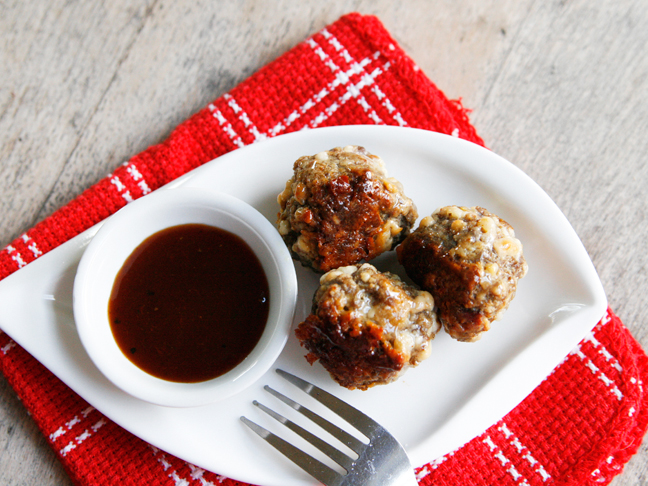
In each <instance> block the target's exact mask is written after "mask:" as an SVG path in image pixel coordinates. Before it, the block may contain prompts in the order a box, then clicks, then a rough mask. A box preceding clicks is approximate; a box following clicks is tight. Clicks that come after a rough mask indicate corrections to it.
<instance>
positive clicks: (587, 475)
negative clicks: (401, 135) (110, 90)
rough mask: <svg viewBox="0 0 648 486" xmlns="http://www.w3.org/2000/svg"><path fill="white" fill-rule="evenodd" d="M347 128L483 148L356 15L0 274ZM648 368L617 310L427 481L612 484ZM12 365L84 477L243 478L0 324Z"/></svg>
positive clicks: (160, 148)
mask: <svg viewBox="0 0 648 486" xmlns="http://www.w3.org/2000/svg"><path fill="white" fill-rule="evenodd" d="M349 124H388V125H401V126H409V127H415V128H422V129H427V130H434V131H438V132H443V133H447V134H452V135H455V136H458V137H462V138H464V139H467V140H470V141H472V142H474V143H478V144H481V145H483V142H482V140H481V139H480V138H479V136H478V135H477V133H476V132H475V130H474V128H473V127H472V126H471V124H470V122H469V120H468V117H467V114H466V111H465V110H464V109H463V107H462V106H461V104H460V103H459V102H456V101H451V100H448V99H447V98H446V97H445V96H444V95H443V93H442V92H441V91H439V90H438V89H437V87H436V86H435V85H434V84H433V83H432V82H431V81H430V80H429V79H428V78H427V77H426V76H425V74H424V73H423V72H422V71H420V70H419V69H418V67H417V66H416V65H415V64H414V62H413V61H412V60H411V59H410V58H409V57H408V56H407V55H406V53H405V52H403V50H402V49H401V48H400V47H399V46H398V44H397V43H396V42H395V41H394V39H393V38H392V37H391V36H390V34H389V33H388V32H387V31H386V30H385V28H384V26H383V25H382V24H381V23H380V21H379V20H378V19H377V18H375V17H372V16H362V15H359V14H350V15H347V16H344V17H342V18H341V19H340V20H338V21H337V22H335V23H334V24H332V25H330V26H328V27H327V28H325V29H323V30H321V31H320V32H318V33H316V34H314V35H313V36H312V37H311V38H309V39H307V40H305V41H304V42H302V43H300V44H299V45H297V46H295V47H294V48H293V49H291V50H290V51H289V52H287V53H285V54H284V55H283V56H281V57H280V58H278V59H277V60H276V61H274V62H273V63H271V64H269V65H268V66H266V67H265V68H263V69H261V70H260V71H259V72H257V73H256V74H254V75H253V76H251V77H250V78H249V79H248V80H246V81H245V82H243V83H242V84H240V85H239V86H237V87H236V88H234V89H233V90H232V91H230V92H229V93H227V94H225V95H223V96H221V97H219V98H218V99H216V100H215V101H213V103H211V104H209V106H207V107H205V108H204V109H203V110H201V111H199V112H198V113H196V114H195V115H194V116H192V117H191V118H190V119H188V120H187V121H185V122H184V123H183V124H181V125H180V126H179V127H178V128H177V129H176V130H175V131H174V132H173V133H172V134H171V135H170V136H169V138H168V139H167V140H166V141H165V142H163V143H161V144H159V145H156V146H153V147H151V148H149V149H148V150H146V151H145V152H143V153H141V154H138V155H136V156H134V157H133V158H132V159H130V160H129V161H128V162H127V163H126V164H124V165H122V166H120V167H119V168H117V169H115V171H114V172H113V173H112V174H110V175H109V176H107V177H106V178H105V179H103V180H101V181H100V182H98V183H97V184H95V185H94V186H92V187H91V188H89V189H88V190H86V191H85V192H84V193H83V194H81V195H80V196H79V197H77V198H76V199H75V200H74V201H72V202H71V203H69V204H68V205H66V206H65V207H63V208H61V209H59V210H58V211H56V212H55V213H54V214H52V215H51V216H50V217H48V218H47V219H45V220H44V221H42V222H41V223H39V224H38V225H36V226H35V227H34V228H32V229H31V230H29V231H27V232H26V233H25V234H24V235H22V236H21V237H19V238H17V239H16V240H15V241H14V242H12V243H11V244H10V245H8V246H7V247H6V248H5V249H3V250H2V251H0V278H5V277H7V276H8V275H10V274H11V273H13V272H14V271H16V270H18V269H19V268H20V267H22V266H24V265H27V264H28V263H29V262H30V261H32V260H34V259H35V258H37V257H38V256H40V255H42V254H44V253H46V252H48V251H50V250H52V249H53V248H56V247H57V246H58V245H60V244H62V243H64V242H66V241H67V240H69V239H70V238H72V237H73V236H75V235H77V234H79V233H80V232H82V231H83V230H85V229H87V228H89V227H91V226H92V225H94V224H95V223H97V222H99V221H101V220H103V219H104V218H106V217H107V216H109V215H110V214H112V213H114V212H115V211H116V210H118V209H119V208H120V207H122V206H124V205H125V204H127V203H128V202H129V201H132V200H134V199H136V198H138V197H141V196H143V195H145V194H147V193H149V192H151V191H153V190H155V189H157V188H158V187H160V186H162V185H163V184H165V183H167V182H169V181H172V180H173V179H175V178H177V177H178V176H180V175H182V174H185V173H186V172H188V171H190V170H191V169H194V168H196V167H198V166H200V165H201V164H204V163H206V162H208V161H210V160H212V159H214V158H216V157H218V156H219V155H222V154H224V153H226V152H229V151H231V150H234V149H236V148H238V147H242V146H244V145H246V144H250V143H254V142H257V141H261V140H263V139H266V138H268V137H273V136H276V135H280V134H283V133H288V132H291V131H296V130H300V129H303V128H315V127H322V126H333V125H349ZM647 369H648V362H647V358H646V356H645V354H644V352H643V351H642V349H641V348H640V346H639V345H638V344H637V342H636V341H635V340H634V339H633V338H632V336H631V335H630V334H629V332H628V331H627V329H626V328H625V327H624V326H623V324H622V323H621V321H620V320H619V319H618V318H617V317H616V316H615V315H614V314H613V312H612V311H610V310H608V313H607V315H606V316H605V317H604V318H603V319H602V321H601V322H600V323H599V324H598V325H597V326H596V328H595V329H594V331H593V332H592V333H591V334H590V335H589V336H587V337H586V338H585V339H584V340H583V341H582V342H581V344H580V345H579V346H578V348H577V349H575V350H574V351H573V352H572V353H570V355H569V356H567V357H566V359H565V360H564V361H563V363H561V364H560V365H559V366H558V367H557V368H556V369H555V370H554V371H553V373H552V374H551V375H550V376H549V377H548V378H547V379H546V380H545V381H544V382H543V383H542V384H541V385H540V386H539V387H538V388H537V389H536V390H535V391H534V392H533V393H532V394H531V395H530V396H529V397H528V398H527V399H526V400H525V401H524V402H523V403H521V404H520V405H519V406H518V407H517V408H515V409H514V410H513V411H512V412H511V413H509V414H508V415H507V416H506V417H504V418H503V419H502V420H501V421H500V422H498V423H497V424H495V425H494V426H492V427H491V428H490V429H488V430H487V431H486V432H484V433H483V434H482V435H480V436H478V437H476V438H475V439H473V440H472V441H471V442H469V443H468V444H466V445H465V446H464V447H462V448H460V449H458V450H457V451H454V452H453V453H451V454H448V455H446V456H444V457H442V458H439V459H437V460H435V461H434V462H433V463H430V464H428V465H426V466H424V467H422V468H420V469H418V470H417V473H418V477H419V481H420V484H422V485H432V484H434V485H495V484H497V485H508V484H511V485H514V484H515V485H518V484H523V485H540V484H542V485H555V484H565V485H567V484H569V485H586V484H599V485H600V484H607V483H608V482H609V481H610V480H611V479H612V478H613V477H614V476H615V475H616V474H618V473H619V472H620V471H621V470H622V468H623V465H624V464H625V463H626V462H627V460H628V459H629V458H630V456H632V454H634V453H635V452H636V450H637V448H638V446H639V444H640V443H641V440H642V438H643V436H644V433H645V430H646V426H647V423H648V409H647V407H646V400H645V397H644V394H643V389H642V382H643V380H644V378H645V375H646V373H647ZM0 370H1V371H2V373H3V374H4V376H5V377H6V378H7V380H8V381H9V383H10V384H11V385H12V387H13V388H14V389H15V390H16V392H17V393H18V395H19V396H20V398H21V400H22V401H23V403H24V405H25V406H26V407H27V409H28V410H29V412H30V413H31V415H32V416H33V418H34V420H35V421H36V423H37V424H38V426H39V427H40V429H41V430H42V432H43V433H44V434H45V436H46V437H47V438H48V440H49V442H50V444H51V446H52V448H53V449H54V451H55V452H56V454H57V455H58V456H59V457H60V459H61V461H62V463H63V465H64V467H65V468H66V470H67V471H68V472H69V474H70V476H71V478H72V479H73V481H74V482H75V483H76V484H79V485H84V486H89V485H113V484H114V485H138V486H139V485H150V484H156V485H177V484H186V485H194V484H195V485H209V484H214V485H220V484H222V485H225V486H233V485H237V484H242V483H240V482H236V481H233V480H230V479H228V478H224V477H222V476H219V475H217V474H215V473H213V472H208V471H203V470H201V469H199V468H196V467H194V466H193V465H191V464H187V463H186V462H184V461H182V460H180V459H178V458H176V457H173V456H171V455H169V454H166V453H165V452H163V451H160V450H157V449H156V448H154V447H152V446H150V445H148V444H146V443H145V442H143V441H142V440H140V439H138V438H136V437H134V436H133V435H132V434H130V433H129V432H127V431H125V430H123V429H121V428H120V427H119V426H117V425H116V424H114V423H113V422H111V421H110V420H109V419H108V418H106V417H104V416H103V415H102V414H101V413H99V412H98V411H97V410H95V409H94V408H93V407H92V406H90V405H89V404H88V403H86V402H85V401H84V400H82V399H81V398H80V397H78V396H77V395H76V394H75V393H74V392H72V391H71V390H70V389H69V388H68V387H67V386H66V385H64V384H63V383H62V382H61V381H59V380H58V379H57V378H56V377H55V376H53V375H52V374H51V373H50V372H49V371H48V370H47V369H45V368H44V367H43V366H42V365H41V364H40V363H38V362H37V361H36V360H35V359H34V358H33V357H31V356H30V355H29V354H28V353H27V352H26V351H24V350H23V349H22V348H21V347H20V346H18V345H17V344H15V343H14V342H13V341H12V340H11V338H10V336H8V335H6V334H3V333H2V332H1V331H0ZM224 440H226V438H224Z"/></svg>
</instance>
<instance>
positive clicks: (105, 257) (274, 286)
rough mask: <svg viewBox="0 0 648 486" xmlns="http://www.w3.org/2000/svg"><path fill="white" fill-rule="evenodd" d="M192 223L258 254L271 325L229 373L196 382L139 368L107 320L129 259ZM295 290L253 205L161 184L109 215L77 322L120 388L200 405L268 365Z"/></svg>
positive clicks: (238, 387)
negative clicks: (234, 238) (232, 237)
mask: <svg viewBox="0 0 648 486" xmlns="http://www.w3.org/2000/svg"><path fill="white" fill-rule="evenodd" d="M188 223H204V224H210V225H211V226H216V227H221V228H223V229H226V230H228V231H231V232H233V233H235V234H237V235H238V236H240V237H241V238H242V239H243V240H244V241H246V243H247V244H248V245H249V246H250V247H251V249H252V250H253V251H254V253H255V254H256V255H257V257H258V258H259V261H260V262H261V264H262V266H263V269H264V272H265V274H266V278H267V279H268V286H269V290H270V305H269V315H268V321H267V324H266V328H265V330H264V332H263V334H262V336H261V338H260V340H259V342H258V343H257V345H256V346H255V348H254V349H253V350H252V352H251V353H250V354H249V355H248V356H247V357H246V358H245V359H244V360H243V361H242V362H241V363H240V364H239V365H237V366H236V367H235V368H233V369H232V370H230V371H229V372H227V373H225V374H223V375H221V376H219V377H216V378H213V379H211V380H207V381H203V382H199V383H177V382H171V381H167V380H163V379H161V378H157V377H155V376H153V375H150V374H148V373H146V372H144V371H143V370H141V369H140V368H139V367H137V366H136V365H135V364H134V363H133V362H131V361H130V360H129V359H128V358H127V357H126V356H125V355H124V354H123V353H122V351H121V350H120V349H119V347H118V346H117V343H116V342H115V340H114V337H113V335H112V331H111V330H110V323H109V320H108V298H109V297H110V291H111V289H112V286H113V283H114V277H115V275H116V272H117V271H119V269H121V267H122V265H123V263H124V260H125V259H126V258H127V257H128V256H129V255H130V254H131V253H132V251H133V250H134V249H135V248H136V247H137V246H138V245H139V243H141V242H142V241H143V240H144V239H145V238H147V237H148V236H150V235H152V234H155V233H156V232H158V231H160V230H162V229H165V228H168V227H171V226H176V225H179V224H188ZM108 288H109V290H108ZM297 289H298V287H297V276H296V271H295V266H294V263H293V260H292V258H291V256H290V253H289V251H288V249H287V247H286V245H285V243H284V242H283V239H282V238H281V236H280V235H279V232H278V231H277V229H276V228H275V227H274V225H272V224H271V223H270V221H268V219H266V218H265V217H264V216H263V215H262V214H261V213H260V212H259V211H257V210H256V209H255V208H253V207H252V206H251V205H249V204H247V203H246V202H244V201H242V200H240V199H237V198H235V197H234V196H231V195H228V194H225V193H222V192H217V191H208V190H206V189H196V188H185V187H177V188H161V189H158V190H157V191H155V192H153V193H151V194H148V195H146V196H144V197H142V198H139V199H137V200H135V201H133V202H132V203H129V204H128V205H126V206H124V207H123V208H121V209H120V210H119V211H118V212H116V213H115V214H114V215H112V216H111V217H110V218H108V220H106V221H105V223H104V224H103V225H102V227H101V228H99V230H98V231H97V234H96V235H95V236H94V238H93V239H92V240H91V241H90V243H89V244H88V246H87V247H86V249H85V251H84V253H83V255H82V256H81V260H80V262H79V266H78V269H77V273H76V275H75V279H74V287H73V312H74V322H75V324H76V328H77V332H78V334H79V338H80V339H81V343H82V345H83V347H84V349H85V350H86V352H87V353H88V355H89V357H90V359H91V360H92V362H93V363H94V364H95V366H97V368H98V369H99V371H101V373H102V374H103V375H104V376H105V377H106V378H107V379H108V380H109V381H110V382H112V383H113V384H114V385H115V386H117V387H118V388H120V389H121V390H123V391H124V392H126V393H128V394H129V395H132V396H134V397H136V398H139V399H141V400H144V401H146V402H150V403H153V404H156V405H162V406H169V407H191V406H200V405H206V404H208V403H212V402H215V401H218V400H223V399H225V398H227V397H230V396H232V395H234V394H236V393H238V392H240V391H242V390H243V389H244V388H246V387H247V386H249V385H251V384H252V383H254V382H255V381H256V380H257V379H259V378H260V377H261V376H262V375H263V374H265V373H266V372H267V370H268V369H270V367H271V366H272V364H273V363H274V362H275V361H276V359H277V358H278V357H279V355H280V353H281V351H282V350H283V348H284V346H285V344H286V342H287V339H288V335H289V333H290V329H291V328H292V324H293V322H292V321H293V316H294V311H295V306H296V301H297Z"/></svg>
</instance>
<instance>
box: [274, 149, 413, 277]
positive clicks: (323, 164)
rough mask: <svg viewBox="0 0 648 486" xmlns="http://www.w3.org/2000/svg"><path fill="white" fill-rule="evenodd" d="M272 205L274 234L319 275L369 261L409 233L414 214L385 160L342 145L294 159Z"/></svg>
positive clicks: (410, 202)
mask: <svg viewBox="0 0 648 486" xmlns="http://www.w3.org/2000/svg"><path fill="white" fill-rule="evenodd" d="M293 171H294V174H293V177H292V178H291V179H290V180H288V182H287V183H286V188H285V190H284V191H283V192H282V193H281V194H279V196H278V198H277V201H278V203H279V206H280V212H279V215H278V218H277V225H278V229H279V233H280V234H281V236H282V237H283V239H284V241H285V242H286V245H287V246H288V248H289V249H290V252H291V254H292V255H293V257H294V258H295V259H298V260H300V261H301V262H302V264H303V265H305V266H310V267H312V268H313V269H314V270H316V271H318V272H327V271H329V270H331V269H333V268H337V267H341V266H346V265H353V264H355V263H359V262H362V261H369V260H371V259H373V258H375V257H376V256H378V255H380V254H381V253H383V252H385V251H388V250H391V249H392V248H394V247H395V246H396V245H397V244H398V243H399V242H400V241H402V239H403V238H404V237H405V236H406V235H407V234H409V231H410V228H411V227H412V226H413V224H414V223H415V221H416V219H417V217H418V215H417V212H416V207H415V206H414V204H413V203H412V200H411V199H409V198H408V197H406V196H405V195H404V194H403V188H402V185H401V184H400V183H399V182H398V181H396V180H395V179H393V178H388V177H387V174H386V170H385V167H384V162H383V161H382V159H380V157H378V156H376V155H372V154H370V153H369V152H367V151H366V150H365V149H364V148H362V147H358V146H347V147H344V148H340V147H338V148H334V149H332V150H329V151H327V152H320V153H318V154H316V155H313V156H304V157H301V158H299V159H298V160H297V161H295V163H294V166H293Z"/></svg>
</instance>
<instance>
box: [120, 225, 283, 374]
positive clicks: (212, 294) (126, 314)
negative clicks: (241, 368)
mask: <svg viewBox="0 0 648 486" xmlns="http://www.w3.org/2000/svg"><path fill="white" fill-rule="evenodd" d="M269 297H270V293H269V288H268V280H267V278H266V275H265V273H264V271H263V268H262V266H261V263H260V262H259V259H258V258H257V256H256V255H255V254H254V252H253V251H252V249H251V248H250V247H249V246H248V245H247V243H245V241H243V240H242V239H241V238H240V237H238V236H237V235H234V234H232V233H230V232H228V231H225V230H223V229H220V228H215V227H213V226H207V225H203V224H185V225H179V226H174V227H171V228H167V229H165V230H162V231H160V232H158V233H155V234H153V235H152V236H150V237H149V238H147V239H146V240H144V241H143V242H142V243H141V244H140V246H138V247H137V248H136V249H135V251H133V253H132V254H131V255H130V256H129V257H128V259H127V260H126V262H124V265H123V267H122V268H121V270H120V271H119V273H118V274H117V277H116V278H115V283H114V285H113V289H112V293H111V296H110V302H109V304H108V316H109V318H110V325H111V328H112V332H113V335H114V337H115V340H116V341H117V344H118V345H119V347H120V349H121V350H122V352H123V353H124V354H125V355H126V356H127V357H128V359H130V360H131V361H132V362H133V363H134V364H135V365H137V366H138V367H139V368H141V369H142V370H144V371H146V372H147V373H149V374H151V375H153V376H156V377H158V378H162V379H164V380H168V381H174V382H182V383H197V382H201V381H206V380H209V379H212V378H215V377H217V376H220V375H222V374H224V373H226V372H228V371H229V370H231V369H232V368H234V367H235V366H236V365H238V364H239V363H240V362H241V361H243V360H244V359H245V357H246V356H247V355H248V354H250V352H251V351H252V349H253V348H254V346H255V345H256V344H257V342H258V341H259V339H260V337H261V334H262V333H263V330H264V329H265V325H266V321H267V319H268V308H269Z"/></svg>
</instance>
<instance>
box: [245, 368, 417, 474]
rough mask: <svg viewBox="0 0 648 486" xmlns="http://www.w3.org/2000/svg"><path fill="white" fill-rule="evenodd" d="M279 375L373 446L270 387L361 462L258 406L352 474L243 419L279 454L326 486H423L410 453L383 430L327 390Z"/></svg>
mask: <svg viewBox="0 0 648 486" xmlns="http://www.w3.org/2000/svg"><path fill="white" fill-rule="evenodd" d="M276 371H277V373H278V374H279V375H280V376H282V377H283V378H285V379H286V380H288V381H289V382H290V383H292V384H293V385H295V386H296V387H298V388H300V389H301V390H302V391H304V392H306V393H308V394H309V395H310V396H311V397H313V398H315V399H316V400H317V401H319V402H320V403H322V404H323V405H325V406H326V407H328V408H329V409H331V410H332V411H333V412H334V413H336V414H337V415H339V416H340V417H342V418H343V419H344V420H346V421H347V422H348V423H349V424H350V425H351V426H353V427H354V428H356V429H357V430H358V431H359V432H360V433H362V434H363V435H364V436H365V437H366V438H367V439H368V440H369V442H368V443H365V442H363V441H361V440H358V439H357V438H356V437H354V436H353V435H351V434H349V433H348V432H346V431H345V430H343V429H341V428H339V427H338V426H336V425H334V424H332V423H331V422H329V421H328V420H326V419H324V418H322V417H321V416H319V415H317V414H316V413H314V412H312V411H311V410H309V409H308V408H306V407H303V406H302V405H300V404H299V403H297V402H295V401H294V400H291V399H290V398H288V397H287V396H285V395H282V394H281V393H279V392H278V391H276V390H274V389H272V388H270V387H269V386H267V385H266V386H265V387H264V389H265V390H267V391H268V392H270V393H271V394H272V395H274V396H275V397H277V398H278V399H279V400H281V401H282V402H284V403H286V404H287V405H289V406H291V407H292V408H294V409H295V410H297V411H298V412H300V413H301V414H302V415H304V416H306V417H308V418H309V419H310V420H311V421H313V422H315V423H316V424H317V425H319V426H320V427H321V428H322V429H324V430H326V431H327V432H328V433H329V434H331V435H332V436H333V437H335V438H337V439H338V440H340V441H341V442H342V443H343V444H345V445H346V446H347V447H349V448H350V449H351V450H353V451H354V452H355V453H356V454H357V455H358V457H357V458H355V459H354V458H351V457H349V456H348V455H347V454H345V453H343V452H341V451H340V450H338V449H336V448H335V447H333V446H331V445H330V444H328V443H327V442H325V441H323V440H322V439H320V438H319V437H317V436H315V435H313V434H312V433H310V432H308V431H307V430H305V429H303V428H302V427H300V426H299V425H297V424H295V423H294V422H292V421H290V420H288V419H287V418H285V417H283V416H281V415H279V414H278V413H276V412H274V411H272V410H270V409H269V408H268V407H266V406H265V405H263V404H261V403H259V402H257V401H256V400H255V401H253V402H252V403H253V404H254V405H256V406H257V407H259V408H260V409H261V410H263V411H264V412H266V413H267V414H268V415H270V416H271V417H273V418H275V419H276V420H278V421H279V422H280V423H282V424H283V425H285V426H286V427H288V428H289V429H290V430H292V431H294V432H295V433H297V434H298V435H300V436H301V437H303V438H304V439H305V440H307V441H308V442H310V443H311V444H312V445H313V446H315V447H316V448H317V449H319V450H320V451H322V452H323V453H324V454H326V455H327V456H328V457H330V458H331V459H332V460H333V461H335V462H336V463H337V464H339V465H340V466H341V467H342V468H343V469H344V470H345V471H346V474H344V473H340V472H337V471H335V470H334V469H333V468H331V467H329V466H327V465H326V464H324V463H322V462H321V461H319V460H317V459H315V458H314V457H312V456H311V455H309V454H307V453H305V452H303V451H302V450H300V449H298V448H297V447H295V446H293V445H292V444H290V443H288V442H286V441H285V440H283V439H281V438H280V437H278V436H277V435H275V434H273V433H272V432H270V431H268V430H266V429H264V428H263V427H261V426H259V425H257V424H255V423H254V422H252V421H250V420H248V419H247V418H246V417H241V420H242V421H243V423H245V424H246V425H247V426H248V427H250V428H251V429H252V430H253V431H254V432H256V433H257V434H258V435H259V436H260V437H261V438H263V439H265V440H266V441H267V442H268V443H269V444H270V445H272V446H273V447H274V448H275V449H277V450H278V451H279V452H281V453H282V454H284V455H285V456H286V457H287V458H288V459H290V460H291V461H293V462H294V463H295V464H297V465H298V466H299V467H301V468H302V469H303V470H304V471H306V472H307V473H308V474H310V475H311V476H313V477H314V478H315V479H317V480H318V481H321V482H322V483H324V484H325V485H326V486H360V485H363V486H415V485H417V484H418V482H417V481H416V477H415V475H414V470H413V468H412V465H411V464H410V461H409V458H408V457H407V453H406V452H405V449H403V446H401V445H400V444H399V443H398V441H397V440H396V439H395V438H394V437H393V436H392V435H391V434H390V433H389V432H387V430H385V429H384V428H383V427H381V426H380V424H378V423H377V422H375V421H374V420H372V419H371V418H369V417H368V416H367V415H365V414H364V413H362V412H360V411H359V410H357V409H355V408H353V407H352V406H351V405H349V404H348V403H346V402H343V401H342V400H340V399H339V398H336V397H334V396H333V395H331V394H330V393H328V392H326V391H324V390H322V389H321V388H318V387H317V386H315V385H313V384H311V383H309V382H307V381H304V380H302V379H301V378H297V377H296V376H294V375H291V374H290V373H287V372H285V371H283V370H279V369H278V370H276Z"/></svg>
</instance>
